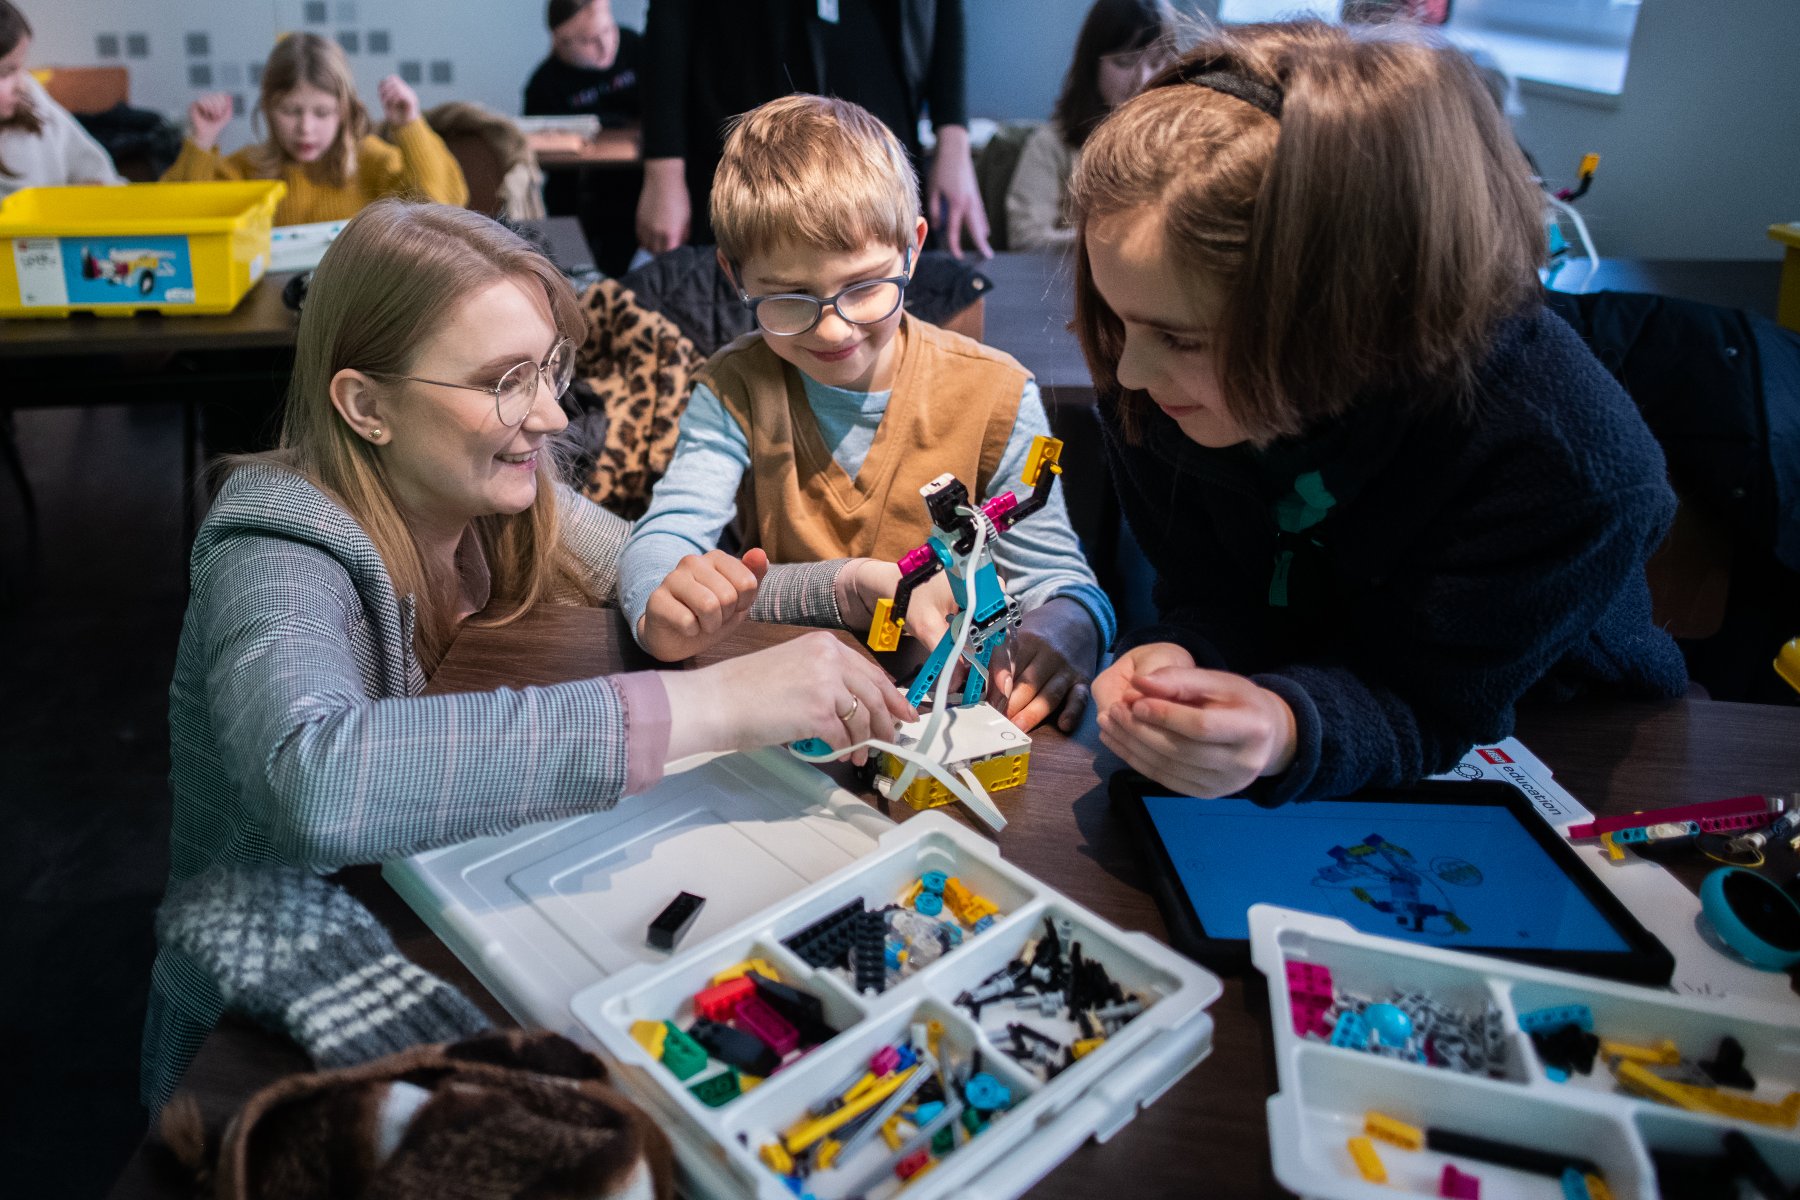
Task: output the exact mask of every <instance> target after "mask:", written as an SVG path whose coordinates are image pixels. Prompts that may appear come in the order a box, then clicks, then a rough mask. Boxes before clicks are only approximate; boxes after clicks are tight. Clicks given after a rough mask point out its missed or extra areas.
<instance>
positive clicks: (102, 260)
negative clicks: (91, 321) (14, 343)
mask: <svg viewBox="0 0 1800 1200" xmlns="http://www.w3.org/2000/svg"><path fill="white" fill-rule="evenodd" d="M13 265H14V266H15V267H16V268H17V270H18V274H19V303H20V304H21V305H22V306H24V307H26V308H58V307H75V308H81V307H88V306H99V305H127V306H132V307H140V306H145V305H152V304H192V303H194V269H193V263H192V259H191V257H190V255H189V252H188V240H187V238H185V237H123V238H105V237H102V238H70V237H65V238H15V239H14V240H13Z"/></svg>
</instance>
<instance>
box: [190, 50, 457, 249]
mask: <svg viewBox="0 0 1800 1200" xmlns="http://www.w3.org/2000/svg"><path fill="white" fill-rule="evenodd" d="M381 106H382V111H383V113H384V114H385V115H386V117H387V121H388V125H389V126H390V132H391V136H392V137H393V139H394V140H393V142H391V143H389V142H385V141H382V140H381V139H380V138H378V137H375V136H374V135H373V134H372V133H370V132H369V114H368V111H367V110H366V109H364V108H363V105H362V101H361V100H359V99H357V97H356V80H355V77H354V76H353V75H352V74H351V72H350V60H349V59H347V58H345V57H344V52H343V50H342V49H341V48H339V46H338V44H337V43H336V42H331V41H327V40H326V39H324V38H322V37H319V36H318V35H317V34H312V33H294V34H289V35H288V36H287V37H285V38H283V39H282V40H281V41H279V42H277V43H276V44H275V49H274V50H273V51H272V52H271V53H270V54H269V60H268V62H266V63H265V64H263V76H262V94H261V95H260V96H258V97H257V102H256V107H257V111H258V112H259V113H261V114H262V119H263V121H264V122H265V123H267V125H268V127H269V136H268V138H267V140H265V141H262V142H259V143H257V144H256V145H253V146H246V147H244V148H243V149H242V150H239V151H238V152H237V153H235V154H232V155H230V156H229V157H227V156H225V155H222V154H220V153H219V150H218V142H219V134H220V133H221V132H223V131H224V129H225V126H226V125H227V124H228V123H230V121H231V117H232V111H231V97H230V96H227V95H225V94H223V93H219V94H215V95H211V96H202V97H201V98H200V99H198V100H196V101H194V103H193V105H192V106H190V107H189V109H188V124H189V131H188V138H187V141H186V142H185V143H183V145H182V147H181V156H180V157H179V158H177V159H176V160H175V165H174V166H172V167H170V168H169V169H168V171H167V172H165V173H164V174H163V179H164V181H166V182H176V181H201V182H203V181H206V180H213V179H280V180H282V181H283V182H285V183H286V184H287V187H288V191H287V195H286V196H285V197H284V198H283V199H282V201H281V204H280V205H279V206H278V207H277V208H276V210H275V223H276V224H277V225H304V224H307V223H308V222H312V221H341V220H344V219H346V218H348V217H351V216H354V215H355V214H356V213H357V212H358V211H359V210H361V209H362V207H363V206H364V205H366V204H368V203H369V202H370V201H371V200H375V199H378V198H379V197H382V196H390V195H402V196H408V197H411V198H414V199H421V200H436V201H438V202H440V203H443V204H456V205H461V204H466V203H468V199H469V188H468V184H467V183H466V182H465V181H464V180H463V174H462V168H461V167H458V166H457V165H456V159H455V158H453V157H451V154H450V151H449V149H448V148H447V147H446V146H445V145H444V143H443V140H442V139H440V138H439V137H438V135H437V134H435V133H433V132H432V131H431V128H430V126H428V125H426V124H425V122H424V120H423V119H421V118H420V116H419V97H418V95H417V94H416V93H414V91H413V90H412V89H411V88H410V87H407V86H406V84H405V83H404V82H402V81H401V79H400V77H399V76H397V75H390V76H388V77H387V78H386V79H383V80H382V81H381Z"/></svg>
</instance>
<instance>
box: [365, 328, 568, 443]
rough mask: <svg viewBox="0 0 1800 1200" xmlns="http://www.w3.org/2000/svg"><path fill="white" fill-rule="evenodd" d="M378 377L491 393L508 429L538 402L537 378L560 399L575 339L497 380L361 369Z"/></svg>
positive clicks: (565, 387) (562, 340)
mask: <svg viewBox="0 0 1800 1200" xmlns="http://www.w3.org/2000/svg"><path fill="white" fill-rule="evenodd" d="M363 374H364V375H373V376H375V377H376V378H378V379H405V380H407V381H409V382H411V383H429V384H431V385H432V386H433V387H448V388H461V389H462V390H463V391H466V392H489V393H491V394H492V395H493V397H494V415H495V416H496V417H498V418H499V419H500V423H501V424H502V425H505V426H507V427H508V428H509V429H510V428H513V427H515V426H519V425H523V424H524V423H525V418H526V417H528V416H530V415H531V410H532V408H533V407H534V406H535V405H536V402H537V389H538V380H540V379H542V380H543V381H544V382H545V383H547V384H549V385H550V391H551V393H552V394H553V395H554V396H555V397H556V399H558V400H561V399H562V398H563V397H564V396H565V395H567V394H568V391H569V385H570V384H571V383H573V382H574V380H575V343H574V341H573V340H571V339H569V338H559V339H558V340H557V343H556V345H554V346H552V347H550V353H548V354H546V355H544V361H543V362H541V363H534V362H522V363H519V364H518V365H517V366H514V367H511V368H509V369H508V370H507V372H506V374H504V375H502V376H501V377H500V379H499V381H498V382H496V383H451V382H450V381H449V380H447V379H423V378H421V377H419V376H417V375H397V374H395V373H393V372H392V371H364V372H363Z"/></svg>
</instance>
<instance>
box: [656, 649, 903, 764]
mask: <svg viewBox="0 0 1800 1200" xmlns="http://www.w3.org/2000/svg"><path fill="white" fill-rule="evenodd" d="M662 680H663V684H664V686H665V687H666V688H667V689H668V694H669V711H670V714H671V716H672V718H673V721H672V724H671V727H670V730H669V761H671V762H674V761H677V760H679V759H682V758H686V757H687V756H688V755H691V754H700V753H703V752H707V751H719V750H754V749H756V748H757V747H759V746H773V745H780V744H783V743H787V742H797V741H799V740H801V739H802V738H814V737H816V738H819V739H821V740H823V741H824V742H826V743H827V744H829V745H830V746H831V747H832V748H833V749H839V750H841V749H843V748H844V747H846V746H852V745H855V744H856V743H858V742H862V741H866V740H868V739H869V738H876V739H879V740H881V741H888V742H891V741H893V740H894V726H895V723H896V722H900V721H910V720H913V719H914V718H915V717H917V716H918V714H917V713H916V712H914V711H913V708H912V706H911V705H909V704H908V703H907V702H906V697H905V696H904V695H902V694H901V693H900V691H899V690H898V689H896V688H895V687H894V685H893V682H892V681H891V680H890V679H888V677H887V672H885V671H883V670H882V669H881V668H880V667H878V666H876V665H875V664H874V663H873V662H871V661H869V659H868V658H867V657H865V656H864V655H862V654H861V653H859V652H858V651H856V650H854V649H852V648H851V647H850V646H847V645H845V644H844V642H843V641H842V640H841V639H840V638H838V637H837V635H835V634H831V633H826V632H823V631H820V632H817V633H808V634H803V635H801V636H800V637H797V638H795V639H794V640H792V641H790V642H783V643H782V644H781V645H779V646H772V647H770V648H769V649H767V650H759V651H757V652H756V653H754V654H746V655H743V656H741V657H738V658H731V659H727V660H726V661H724V662H721V663H714V664H713V665H712V666H709V667H704V668H702V669H700V670H698V671H666V672H664V673H663V675H662ZM867 757H868V752H867V751H864V750H859V751H857V752H856V753H855V754H853V755H852V756H851V758H852V761H854V762H856V763H858V764H861V763H862V761H863V760H864V759H865V758H867Z"/></svg>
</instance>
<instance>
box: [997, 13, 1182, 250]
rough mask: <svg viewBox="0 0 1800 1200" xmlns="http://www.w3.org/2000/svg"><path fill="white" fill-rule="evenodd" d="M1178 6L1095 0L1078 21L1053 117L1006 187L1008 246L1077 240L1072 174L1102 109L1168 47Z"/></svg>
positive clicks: (1152, 70)
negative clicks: (1071, 200)
mask: <svg viewBox="0 0 1800 1200" xmlns="http://www.w3.org/2000/svg"><path fill="white" fill-rule="evenodd" d="M1174 35H1175V14H1174V13H1173V11H1171V10H1170V8H1169V6H1168V3H1167V0H1098V3H1096V4H1095V5H1094V7H1093V8H1091V9H1089V10H1088V15H1087V20H1085V21H1083V22H1082V23H1081V33H1080V34H1079V35H1078V36H1077V37H1076V39H1075V57H1074V60H1073V61H1071V62H1070V63H1069V73H1068V74H1067V75H1064V76H1063V85H1062V94H1061V95H1059V96H1057V98H1056V111H1055V113H1054V114H1053V115H1052V116H1051V118H1050V123H1049V124H1047V125H1042V126H1039V127H1038V128H1037V129H1036V130H1034V131H1033V132H1032V134H1031V136H1030V137H1029V138H1028V139H1026V142H1025V146H1024V149H1022V150H1021V151H1020V152H1019V164H1018V166H1017V167H1016V168H1015V169H1014V171H1013V176H1012V182H1011V183H1010V184H1009V185H1008V186H1007V189H1006V238H1007V245H1008V246H1009V247H1010V248H1011V249H1013V250H1049V249H1060V248H1062V247H1064V246H1072V245H1074V244H1075V226H1074V224H1073V223H1071V222H1070V220H1069V176H1070V174H1072V173H1073V172H1074V170H1075V159H1076V158H1077V156H1079V155H1080V153H1081V145H1082V143H1083V142H1085V141H1087V139H1088V134H1090V133H1092V132H1094V126H1096V125H1098V124H1099V123H1100V120H1101V118H1102V117H1104V116H1106V114H1107V113H1109V112H1111V111H1112V110H1113V109H1115V108H1117V107H1118V106H1119V105H1121V104H1123V103H1125V101H1127V100H1129V99H1131V98H1132V97H1133V96H1135V95H1137V94H1138V92H1139V91H1141V90H1143V86H1144V83H1145V81H1147V80H1148V79H1149V78H1150V77H1151V76H1152V75H1154V74H1156V73H1157V72H1158V71H1160V70H1161V69H1162V68H1163V67H1164V66H1165V65H1167V63H1168V61H1169V56H1170V54H1171V53H1172V52H1173V40H1174Z"/></svg>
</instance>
